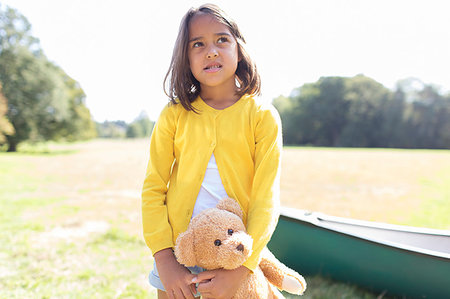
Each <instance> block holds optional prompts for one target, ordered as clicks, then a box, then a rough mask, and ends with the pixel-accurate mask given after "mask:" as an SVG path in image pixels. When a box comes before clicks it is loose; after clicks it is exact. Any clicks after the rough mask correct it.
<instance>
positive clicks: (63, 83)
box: [0, 7, 95, 151]
mask: <svg viewBox="0 0 450 299" xmlns="http://www.w3.org/2000/svg"><path fill="white" fill-rule="evenodd" d="M0 28H4V29H3V30H0V81H1V82H2V84H3V93H4V95H5V97H6V98H7V99H8V111H7V118H8V120H9V121H10V122H11V124H12V126H13V127H14V130H15V132H14V133H13V134H7V135H6V140H7V143H8V144H9V151H15V150H16V148H17V145H18V144H19V143H20V142H22V141H25V140H31V141H40V140H56V139H66V140H78V139H87V138H92V137H94V136H95V128H94V123H93V122H92V120H91V117H90V113H89V110H87V108H86V106H85V104H84V98H85V96H84V92H83V91H82V90H81V88H80V87H79V85H78V83H77V82H76V81H74V80H73V79H71V78H70V77H69V76H68V75H67V74H65V72H64V71H63V70H62V69H61V68H60V67H58V66H56V65H55V64H53V63H52V62H50V61H49V60H48V59H47V57H46V56H45V55H44V54H43V52H42V50H41V48H40V46H39V42H38V40H37V39H36V38H34V37H33V36H32V35H31V33H30V30H31V25H30V23H29V22H28V21H27V19H26V18H25V17H24V16H22V15H21V14H20V13H19V12H17V11H16V10H14V9H11V8H9V7H6V8H3V7H0Z"/></svg>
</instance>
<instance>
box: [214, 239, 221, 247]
mask: <svg viewBox="0 0 450 299" xmlns="http://www.w3.org/2000/svg"><path fill="white" fill-rule="evenodd" d="M214 245H216V246H220V245H222V242H221V241H220V240H215V241H214Z"/></svg>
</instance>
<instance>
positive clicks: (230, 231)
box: [228, 228, 233, 236]
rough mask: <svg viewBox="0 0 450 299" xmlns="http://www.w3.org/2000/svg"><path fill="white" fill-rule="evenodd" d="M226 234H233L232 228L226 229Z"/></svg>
mask: <svg viewBox="0 0 450 299" xmlns="http://www.w3.org/2000/svg"><path fill="white" fill-rule="evenodd" d="M228 234H229V235H230V236H231V235H232V234H233V230H232V229H231V228H230V229H228Z"/></svg>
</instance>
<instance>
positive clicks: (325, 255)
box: [268, 208, 450, 299]
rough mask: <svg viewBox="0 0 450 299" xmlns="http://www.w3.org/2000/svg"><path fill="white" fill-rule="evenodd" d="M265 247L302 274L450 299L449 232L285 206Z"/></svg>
mask: <svg viewBox="0 0 450 299" xmlns="http://www.w3.org/2000/svg"><path fill="white" fill-rule="evenodd" d="M268 247H269V248H270V250H271V251H272V252H273V253H274V254H275V255H276V256H277V258H279V259H280V260H281V261H282V262H284V263H285V264H286V265H288V266H289V267H291V268H293V269H295V270H297V271H298V272H299V273H301V274H303V275H315V274H320V275H323V276H326V277H331V278H333V279H335V280H340V281H344V282H349V283H353V284H356V285H359V286H362V287H365V288H367V289H370V290H373V291H376V292H380V293H382V292H386V293H387V294H391V295H400V296H406V297H407V298H433V299H435V298H436V299H440V298H443V299H444V298H450V231H444V230H434V229H423V228H416V227H406V226H399V225H390V224H382V223H375V222H368V221H357V220H352V219H347V218H341V217H333V216H328V215H324V214H320V213H309V212H305V211H302V210H296V209H289V208H283V209H282V213H281V216H280V219H279V221H278V225H277V228H276V230H275V232H274V234H273V236H272V239H271V241H270V243H269V245H268Z"/></svg>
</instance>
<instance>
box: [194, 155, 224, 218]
mask: <svg viewBox="0 0 450 299" xmlns="http://www.w3.org/2000/svg"><path fill="white" fill-rule="evenodd" d="M227 196H228V195H227V192H226V191H225V188H224V187H223V184H222V180H221V179H220V174H219V169H218V168H217V163H216V159H215V157H214V153H213V154H212V155H211V159H210V160H209V162H208V166H207V167H206V172H205V177H204V178H203V182H202V185H201V187H200V192H199V193H198V196H197V200H196V201H195V206H194V211H193V212H192V217H194V216H195V215H197V214H199V213H200V212H201V211H203V210H206V209H209V208H214V207H215V206H216V205H217V203H218V202H219V200H221V199H222V198H224V197H227Z"/></svg>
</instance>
